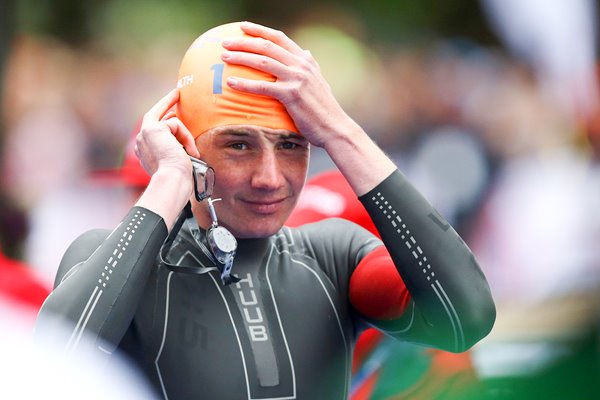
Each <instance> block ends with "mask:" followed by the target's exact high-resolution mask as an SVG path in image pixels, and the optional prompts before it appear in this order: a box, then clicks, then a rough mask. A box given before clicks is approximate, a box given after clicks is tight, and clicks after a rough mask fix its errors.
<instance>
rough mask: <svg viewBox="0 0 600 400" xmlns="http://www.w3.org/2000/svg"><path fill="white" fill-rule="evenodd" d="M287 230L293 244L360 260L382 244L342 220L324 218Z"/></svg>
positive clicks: (370, 235)
mask: <svg viewBox="0 0 600 400" xmlns="http://www.w3.org/2000/svg"><path fill="white" fill-rule="evenodd" d="M286 230H289V231H288V232H289V233H287V235H289V236H290V237H292V238H293V239H292V240H293V241H294V242H301V243H304V244H305V246H306V247H310V248H311V249H313V250H315V251H317V252H319V251H325V252H329V251H333V252H334V254H348V255H350V254H352V255H353V256H358V258H359V259H360V258H362V257H363V256H364V255H365V254H366V253H368V252H370V251H371V250H373V249H374V248H375V247H378V246H381V245H382V243H381V241H380V240H379V238H377V237H376V236H375V235H373V234H372V233H371V232H369V231H368V230H366V229H365V228H363V227H361V226H360V225H358V224H355V223H354V222H351V221H348V220H346V219H343V218H326V219H323V220H321V221H318V222H312V223H308V224H304V225H301V226H299V227H296V228H287V227H286V228H285V229H283V230H282V232H285V231H286Z"/></svg>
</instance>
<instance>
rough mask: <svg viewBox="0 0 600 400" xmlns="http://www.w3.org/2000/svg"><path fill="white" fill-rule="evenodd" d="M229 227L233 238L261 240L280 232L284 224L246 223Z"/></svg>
mask: <svg viewBox="0 0 600 400" xmlns="http://www.w3.org/2000/svg"><path fill="white" fill-rule="evenodd" d="M237 225H238V227H236V226H231V227H227V228H228V229H229V230H230V231H231V233H232V234H233V236H235V237H236V238H238V239H261V238H267V237H269V236H272V235H274V234H276V233H277V232H279V230H280V229H281V227H282V226H283V222H279V221H277V222H271V223H265V221H260V220H258V221H255V222H246V223H245V224H244V225H242V226H239V223H238V224H237Z"/></svg>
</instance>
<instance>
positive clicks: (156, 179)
mask: <svg viewBox="0 0 600 400" xmlns="http://www.w3.org/2000/svg"><path fill="white" fill-rule="evenodd" d="M191 194H192V176H191V173H189V172H188V171H186V170H182V169H178V168H162V169H159V170H157V171H156V172H155V173H154V174H153V175H152V178H151V179H150V183H149V185H148V187H147V188H146V190H145V191H144V193H143V194H142V195H141V197H140V198H139V200H138V201H137V203H136V204H135V205H136V206H138V207H143V208H146V209H148V210H150V211H152V212H154V213H155V214H157V215H159V216H160V217H162V219H163V220H164V222H165V225H166V226H167V229H168V230H169V231H170V230H171V228H172V227H173V225H174V224H175V221H176V220H177V217H178V216H179V214H180V213H181V210H183V207H184V206H185V204H186V203H187V202H188V201H189V200H190V197H191Z"/></svg>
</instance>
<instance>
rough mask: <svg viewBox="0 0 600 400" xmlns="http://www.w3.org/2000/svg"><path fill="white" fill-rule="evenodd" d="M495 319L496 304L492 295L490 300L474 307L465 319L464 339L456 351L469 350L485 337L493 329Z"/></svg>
mask: <svg viewBox="0 0 600 400" xmlns="http://www.w3.org/2000/svg"><path fill="white" fill-rule="evenodd" d="M495 321H496V306H495V305H494V302H493V300H492V299H491V297H490V299H489V300H488V301H485V302H480V303H479V304H478V305H477V306H476V307H473V308H472V311H471V312H470V313H469V315H468V318H466V321H463V334H464V341H463V343H461V346H458V348H457V351H455V352H456V353H461V352H464V351H467V350H469V349H470V348H471V347H473V346H474V345H475V344H477V343H478V342H479V341H480V340H482V339H483V338H485V337H486V336H487V335H488V334H489V333H490V332H491V331H492V328H493V327H494V323H495Z"/></svg>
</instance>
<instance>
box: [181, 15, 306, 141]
mask: <svg viewBox="0 0 600 400" xmlns="http://www.w3.org/2000/svg"><path fill="white" fill-rule="evenodd" d="M241 36H248V37H250V36H249V35H246V34H245V33H244V32H243V31H242V30H241V28H240V22H234V23H230V24H225V25H220V26H217V27H215V28H212V29H210V30H209V31H207V32H205V33H204V34H203V35H201V36H200V37H198V38H197V39H196V40H195V41H194V43H192V45H191V46H190V48H189V49H188V50H187V52H186V53H185V56H184V57H183V60H182V61H181V66H180V68H179V78H178V81H177V87H178V88H179V91H180V96H179V103H178V105H177V111H176V113H177V117H178V118H179V119H180V120H181V121H182V122H183V123H184V124H185V126H186V127H187V128H188V129H189V130H190V132H191V133H192V135H193V136H194V138H197V137H198V136H200V135H201V134H203V133H204V132H206V131H207V130H209V129H211V128H214V127H217V126H223V125H257V126H263V127H267V128H273V129H287V130H288V131H292V132H296V133H299V132H298V128H296V125H294V121H292V118H291V117H290V116H289V114H288V113H287V111H286V109H285V107H284V106H283V104H281V103H280V102H279V101H278V100H277V99H275V98H273V97H268V96H261V95H256V94H251V93H244V92H241V91H238V90H235V89H232V88H230V87H229V86H228V85H227V82H226V81H227V78H228V77H230V76H238V77H241V78H247V79H255V80H266V81H271V82H273V81H275V77H274V76H272V75H270V74H267V73H264V72H261V71H258V70H256V69H253V68H249V67H245V66H240V65H233V64H227V63H225V62H223V60H221V54H222V53H223V51H224V50H225V49H224V48H223V47H222V46H221V43H222V41H223V40H224V39H227V38H234V37H241Z"/></svg>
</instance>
